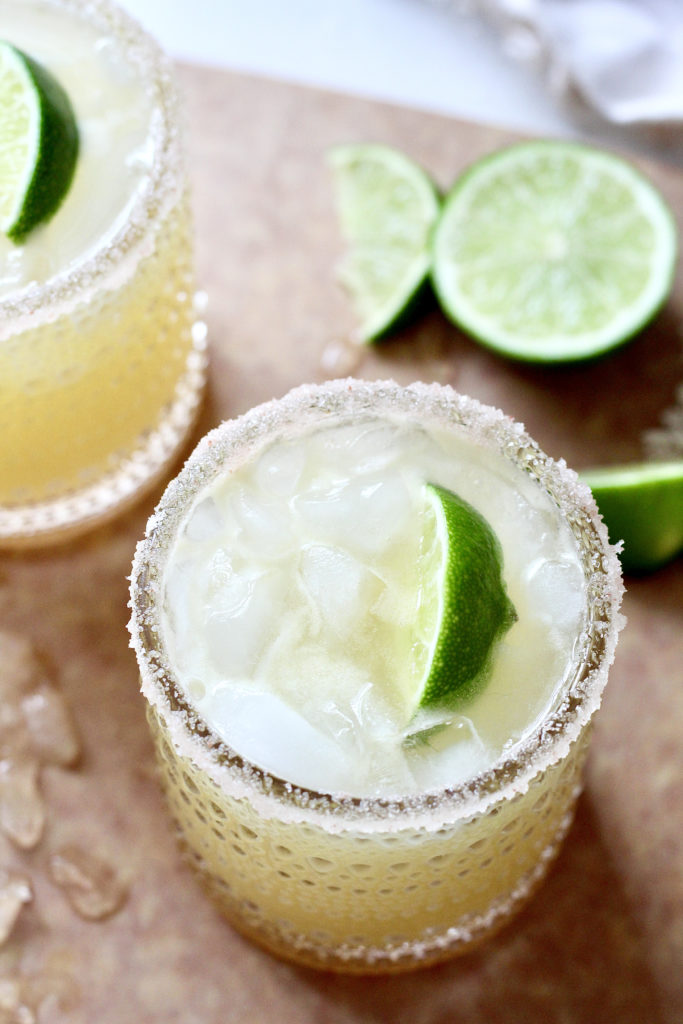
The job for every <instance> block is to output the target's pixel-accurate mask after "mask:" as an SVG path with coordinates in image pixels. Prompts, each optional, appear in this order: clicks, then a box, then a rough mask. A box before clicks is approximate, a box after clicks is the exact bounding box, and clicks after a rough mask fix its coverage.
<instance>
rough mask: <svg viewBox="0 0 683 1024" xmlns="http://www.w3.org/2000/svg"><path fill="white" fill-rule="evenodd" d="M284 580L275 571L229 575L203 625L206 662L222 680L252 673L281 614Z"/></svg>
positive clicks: (284, 578)
mask: <svg viewBox="0 0 683 1024" xmlns="http://www.w3.org/2000/svg"><path fill="white" fill-rule="evenodd" d="M285 585H286V577H285V576H284V574H283V573H282V572H279V571H278V570H269V571H265V572H263V573H261V574H258V575H256V574H246V573H245V574H240V573H233V575H232V577H231V578H230V581H229V584H228V585H226V587H225V588H224V590H223V591H222V592H220V593H218V594H216V595H215V597H214V600H213V601H212V603H211V604H210V605H209V606H208V609H209V610H208V612H207V617H206V619H205V623H204V629H205V632H206V644H207V649H208V653H209V658H210V660H211V661H212V663H213V666H214V668H215V669H216V671H217V672H218V673H219V674H220V675H221V676H224V677H228V678H230V677H233V678H234V677H236V676H249V675H251V674H252V673H253V671H254V668H255V667H256V664H257V662H258V659H259V657H260V656H261V653H262V652H263V650H264V649H265V647H266V645H267V643H268V641H269V639H270V637H271V636H272V633H273V631H274V630H275V628H276V627H277V623H278V620H279V618H280V616H281V614H282V612H283V596H284V593H285Z"/></svg>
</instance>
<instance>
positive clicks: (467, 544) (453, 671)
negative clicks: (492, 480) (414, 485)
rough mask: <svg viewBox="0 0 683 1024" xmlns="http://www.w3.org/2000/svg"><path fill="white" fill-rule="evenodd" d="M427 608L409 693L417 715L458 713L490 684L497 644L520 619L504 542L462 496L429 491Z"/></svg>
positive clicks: (420, 618)
mask: <svg viewBox="0 0 683 1024" xmlns="http://www.w3.org/2000/svg"><path fill="white" fill-rule="evenodd" d="M424 498H425V507H424V532H423V550H422V554H421V558H420V564H419V573H420V577H421V589H420V601H419V607H418V610H417V615H416V620H415V625H414V632H415V635H414V638H413V652H412V653H413V657H412V659H411V671H410V675H409V681H408V688H409V692H408V693H407V694H406V698H407V704H408V706H409V708H410V709H411V710H412V711H413V712H415V711H418V710H427V709H432V708H453V707H456V706H459V705H460V704H462V703H464V702H465V701H467V700H469V699H470V698H471V697H473V696H474V695H475V694H476V693H477V692H478V690H479V688H480V687H481V685H482V683H483V682H485V681H486V678H487V677H488V672H489V669H490V667H491V662H492V656H493V650H494V647H495V644H496V641H497V640H499V639H500V638H501V636H502V635H503V634H504V633H505V632H506V631H507V630H508V629H509V628H510V626H511V625H512V624H513V622H514V621H515V620H516V618H517V615H516V612H515V609H514V607H513V605H512V603H511V601H510V599H509V597H508V595H507V591H506V587H505V582H504V580H503V575H502V568H503V556H502V551H501V547H500V542H499V541H498V538H497V536H496V534H495V533H494V531H493V530H492V528H491V526H490V525H489V523H488V522H487V520H486V519H485V518H484V517H483V516H482V515H481V514H480V513H479V512H478V511H477V510H476V509H474V508H473V507H472V506H471V505H470V504H469V503H468V502H466V501H464V500H463V499H462V498H460V497H459V496H458V495H457V494H454V493H453V492H452V491H449V490H447V489H446V488H444V487H439V486H437V485H436V484H426V485H425V488H424Z"/></svg>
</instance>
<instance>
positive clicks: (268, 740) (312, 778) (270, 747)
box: [205, 684, 355, 792]
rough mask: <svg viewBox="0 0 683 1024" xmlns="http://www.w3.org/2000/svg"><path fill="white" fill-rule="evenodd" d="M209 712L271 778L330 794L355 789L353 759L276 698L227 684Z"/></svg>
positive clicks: (221, 729)
mask: <svg viewBox="0 0 683 1024" xmlns="http://www.w3.org/2000/svg"><path fill="white" fill-rule="evenodd" d="M205 711H206V713H207V715H209V716H210V717H211V719H212V721H215V722H219V723H220V725H219V726H218V727H217V728H218V730H219V732H220V733H221V735H222V737H223V739H224V740H225V741H226V742H227V743H229V744H230V746H231V747H233V749H234V750H236V751H238V753H240V754H241V755H242V756H243V757H245V758H246V759H247V760H249V761H252V762H253V763H254V764H256V765H259V766H260V767H261V768H263V769H265V770H266V771H268V772H270V773H271V774H273V775H276V776H278V777H279V778H282V779H286V780H288V781H289V782H292V783H294V785H297V786H306V787H308V788H310V789H317V790H324V791H326V792H328V791H329V792H340V791H342V792H343V791H345V790H347V789H348V788H349V786H350V785H351V786H352V785H353V781H354V776H355V771H354V762H353V759H352V758H349V757H348V756H347V755H345V753H344V750H343V749H342V747H341V746H340V745H339V744H338V743H336V742H335V740H334V739H332V737H330V736H327V735H325V734H324V733H323V732H321V731H320V730H319V729H316V728H315V727H314V726H313V725H311V723H310V722H308V721H307V720H306V718H304V716H303V715H301V714H299V713H298V712H297V711H295V710H294V709H293V708H291V707H290V706H289V705H288V704H286V703H285V701H283V700H282V699H281V698H280V697H277V696H276V695H275V694H272V693H266V692H259V691H254V690H247V689H246V688H243V687H237V686H231V685H230V684H226V685H224V686H221V687H218V688H217V689H216V690H215V691H214V693H213V694H212V695H211V697H210V698H209V703H208V704H207V705H205Z"/></svg>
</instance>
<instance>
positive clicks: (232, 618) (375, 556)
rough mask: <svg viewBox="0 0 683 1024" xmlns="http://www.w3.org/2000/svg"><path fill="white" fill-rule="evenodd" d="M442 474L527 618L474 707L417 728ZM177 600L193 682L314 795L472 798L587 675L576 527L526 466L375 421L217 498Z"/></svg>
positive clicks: (197, 697) (301, 449)
mask: <svg viewBox="0 0 683 1024" xmlns="http://www.w3.org/2000/svg"><path fill="white" fill-rule="evenodd" d="M426 482H432V483H438V484H440V485H442V486H444V487H447V488H449V489H450V490H452V491H454V492H456V493H457V494H459V495H460V496H461V497H462V498H464V499H465V500H466V501H468V502H469V503H470V504H471V505H473V506H474V507H475V508H476V509H477V510H478V511H479V512H480V513H481V514H482V515H484V516H485V518H486V519H487V520H488V522H489V523H490V525H491V526H492V528H493V529H494V531H495V532H496V534H497V536H498V539H499V541H500V543H501V546H502V550H503V558H504V578H505V581H506V584H507V590H508V594H509V596H510V598H511V600H512V602H513V604H514V605H515V608H516V610H517V614H518V620H517V622H516V623H515V624H514V625H513V627H512V628H511V629H510V630H509V632H507V633H506V634H505V636H504V637H503V639H502V640H501V641H500V642H499V644H498V645H497V648H496V650H495V657H494V660H493V667H492V672H491V676H490V678H489V680H488V682H487V684H486V686H484V687H483V689H481V690H480V692H479V693H478V695H477V696H476V697H475V698H474V699H472V700H471V701H469V702H468V703H467V704H466V705H464V706H462V707H457V708H455V709H451V710H448V709H446V710H439V711H437V712H435V713H431V712H430V713H429V714H427V713H424V714H422V715H418V716H417V717H416V718H415V717H412V714H411V712H410V711H409V710H408V709H407V708H406V706H405V701H404V700H403V699H402V698H401V696H400V695H401V693H403V692H404V688H403V687H402V686H401V685H400V676H401V674H402V673H405V672H406V671H407V670H408V662H409V659H410V657H411V651H410V646H409V644H408V646H407V642H406V637H409V636H410V626H411V623H412V621H413V620H414V617H415V614H416V609H417V607H418V604H419V601H420V593H421V588H422V586H423V585H424V581H421V580H420V579H419V573H418V571H417V564H418V562H419V556H420V549H421V544H422V543H423V530H424V520H423V515H424V501H423V497H422V495H423V487H424V484H425V483H426ZM164 607H165V612H164V616H163V620H162V621H163V629H164V633H165V642H166V644H167V645H168V650H169V656H170V661H171V664H172V665H173V668H174V674H175V675H176V677H177V678H178V680H179V682H180V684H181V686H182V688H183V689H184V690H185V693H186V695H187V697H188V699H189V700H190V702H191V703H192V704H193V705H194V706H195V707H196V708H197V710H198V711H199V713H200V715H201V717H202V718H203V719H204V720H205V721H206V722H207V723H208V724H209V725H210V726H211V727H212V729H213V730H214V731H215V732H216V733H217V734H218V735H219V736H220V737H221V738H222V739H223V740H225V741H226V742H227V743H228V744H229V745H230V746H231V747H232V748H233V749H234V750H235V751H237V752H238V753H239V754H241V755H242V756H243V757H245V758H247V759H248V760H250V761H252V762H253V763H255V764H257V765H259V766H260V767H261V768H263V769H265V770H266V771H268V772H270V773H272V774H273V775H276V776H279V777H281V778H284V779H286V780H288V781H290V782H292V783H294V784H297V785H301V786H305V787H307V788H310V789H314V790H318V791H324V792H337V793H347V794H351V795H354V796H391V795H405V794H409V793H418V792H424V791H428V790H430V789H439V788H444V787H448V786H457V785H458V784H460V783H462V782H463V781H465V780H467V779H468V778H470V777H472V776H474V775H476V774H478V773H480V772H482V771H484V770H486V769H487V768H489V767H490V766H491V765H492V764H493V763H494V762H495V761H497V760H498V759H499V758H500V757H501V756H502V755H505V754H506V753H507V752H511V751H513V750H514V747H515V745H517V744H518V743H520V742H521V741H523V740H524V738H525V737H526V736H528V735H529V734H530V733H531V732H532V731H533V730H534V728H535V727H537V726H538V723H539V721H540V719H541V718H542V717H543V716H544V715H546V714H547V713H548V711H549V710H550V709H552V708H553V707H555V706H556V705H557V703H558V702H559V700H560V698H561V695H562V692H563V684H564V683H565V682H566V680H567V679H568V677H569V675H570V672H571V669H572V666H573V655H574V645H575V643H576V641H577V638H578V636H579V634H580V632H581V629H582V627H583V625H584V622H585V616H586V593H585V582H584V574H583V571H582V568H581V565H580V561H579V556H578V552H577V545H576V541H575V539H574V536H573V534H572V533H571V531H570V529H569V527H568V526H567V525H566V524H565V522H564V521H563V519H562V518H561V516H560V515H559V513H558V511H557V509H556V507H555V506H554V505H553V503H552V501H551V499H550V498H549V497H548V495H547V494H546V493H545V492H544V491H543V490H542V489H540V488H539V487H538V486H537V485H536V484H535V483H533V482H532V481H531V480H530V479H529V478H528V477H527V476H526V475H525V474H524V473H523V472H522V471H521V470H520V469H519V468H518V467H516V466H515V465H514V464H512V463H510V462H508V461H507V460H505V459H503V458H502V457H501V456H500V455H498V454H497V453H496V452H494V451H491V450H488V449H486V448H484V447H482V446H481V445H475V444H470V443H468V442H466V441H464V440H462V439H461V438H460V437H457V436H455V435H454V433H453V432H449V433H446V432H445V431H440V430H437V429H434V430H432V431H430V432H427V431H425V430H424V429H422V428H421V427H419V426H415V425H411V424H409V423H402V424H401V425H400V426H399V425H397V424H395V423H393V422H391V421H390V420H385V419H375V418H371V417H370V418H367V419H365V420H364V421H362V422H358V421H356V422H354V423H352V424H350V423H349V424H341V425H335V426H332V427H328V428H321V429H319V430H317V431H315V432H311V433H309V434H306V435H304V436H303V437H300V438H294V439H286V438H283V439H280V440H277V441H275V442H274V443H272V444H270V445H269V446H268V447H267V448H265V449H264V450H263V451H262V452H261V453H260V455H258V456H257V457H255V458H253V459H252V460H251V461H250V462H248V463H246V464H245V465H243V466H241V467H239V468H238V469H237V470H236V471H235V472H234V473H233V474H231V475H230V476H224V477H222V478H219V479H218V480H217V481H216V482H214V483H213V484H212V485H211V486H210V487H209V488H207V489H206V490H204V491H202V492H200V494H199V495H198V497H197V498H196V500H195V502H194V505H193V507H192V508H191V510H190V512H189V514H188V516H187V517H186V520H185V523H184V525H183V527H182V529H181V530H180V531H179V535H178V537H177V539H176V542H175V544H174V546H173V548H172V550H171V554H170V557H169V560H168V564H167V567H166V575H165V606H164ZM434 726H438V727H437V728H434Z"/></svg>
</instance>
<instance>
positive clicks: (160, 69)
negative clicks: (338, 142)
mask: <svg viewBox="0 0 683 1024" xmlns="http://www.w3.org/2000/svg"><path fill="white" fill-rule="evenodd" d="M5 2H7V0H5ZM9 2H10V3H11V2H15V3H21V4H24V3H25V2H26V0H9ZM32 2H33V3H34V4H36V3H37V5H38V6H42V7H44V8H53V9H55V10H63V11H64V12H66V14H67V15H68V16H69V17H71V16H73V17H76V18H78V19H80V20H81V21H83V22H85V23H86V24H88V25H91V26H93V27H95V28H97V29H99V30H101V31H102V32H105V33H107V34H108V35H109V36H111V37H114V38H115V39H116V41H117V44H118V47H119V49H120V50H121V51H122V52H123V53H125V55H126V60H127V62H128V63H129V64H130V65H132V66H133V67H135V68H136V70H137V72H138V74H139V79H140V85H141V88H142V89H144V90H145V91H146V92H147V94H148V95H149V96H150V97H151V100H152V102H151V117H150V124H149V130H148V138H150V139H151V140H152V142H153V159H152V165H151V168H150V171H149V175H148V179H149V180H148V183H147V185H146V187H145V188H144V189H143V190H142V191H141V193H140V194H139V195H138V197H137V198H136V201H135V203H134V205H133V206H132V207H131V209H130V210H129V212H128V216H127V217H126V221H125V223H124V224H123V225H122V226H121V227H120V228H119V230H118V231H117V232H116V233H115V234H113V235H112V236H110V237H108V238H107V241H106V242H105V243H103V244H102V245H100V246H98V247H97V248H95V249H94V251H92V252H91V254H90V255H89V256H88V257H86V258H85V259H83V260H77V261H75V262H74V263H73V264H72V265H71V267H70V269H68V270H65V271H63V272H61V273H57V274H55V275H54V276H53V277H51V278H49V279H48V280H47V281H44V282H38V283H30V284H28V285H26V286H22V287H20V288H17V289H16V290H15V291H14V292H12V293H11V294H10V295H8V296H7V297H5V298H4V299H2V300H0V314H1V316H2V319H3V328H4V329H3V332H2V333H3V334H6V333H11V332H12V330H21V329H23V324H22V323H21V322H20V323H18V324H17V323H14V324H13V323H12V322H11V321H21V319H22V318H23V317H26V316H31V315H32V314H34V313H35V312H36V311H37V310H38V309H39V310H40V311H41V322H43V321H44V320H50V319H54V318H55V317H56V316H58V315H59V314H60V313H61V312H63V310H62V309H60V308H59V307H64V306H65V305H66V306H68V307H71V306H74V305H77V304H78V303H82V302H86V301H87V295H85V294H84V293H85V292H87V291H89V290H91V289H92V288H95V287H97V286H98V285H99V284H100V283H101V282H102V281H103V279H105V278H106V277H107V276H108V275H109V274H111V273H112V272H113V271H114V270H116V269H119V268H121V267H122V264H123V261H124V260H125V259H126V257H128V256H131V258H133V254H134V249H135V247H136V246H138V245H139V244H140V243H141V242H143V241H144V240H145V238H146V237H147V235H148V234H149V233H150V229H151V231H152V232H154V231H156V228H157V226H158V224H159V223H160V222H161V220H162V218H163V217H164V215H165V214H166V212H167V210H168V209H169V208H170V207H171V206H172V205H173V204H174V201H175V200H176V199H177V198H179V197H180V195H181V193H182V192H183V190H184V188H185V169H184V158H183V150H182V141H181V136H180V130H179V127H178V123H179V116H180V101H179V96H178V92H177V89H176V86H175V82H174V78H173V67H172V64H171V61H170V59H169V58H168V57H167V56H166V54H165V53H164V52H163V50H162V49H161V48H160V47H159V45H158V44H157V42H156V41H155V40H154V39H153V38H152V36H150V35H149V34H148V33H147V32H146V31H145V30H144V29H143V28H142V26H141V25H140V24H139V23H138V22H137V21H136V20H135V19H134V18H132V17H131V16H130V15H129V14H127V13H126V12H125V11H123V10H121V9H120V8H119V7H116V6H115V5H114V4H111V3H109V0H32ZM144 254H145V253H144V250H143V252H142V255H143V256H144ZM136 263H137V260H136ZM48 307H49V308H48ZM28 326H35V325H34V324H33V323H32V322H29V324H28Z"/></svg>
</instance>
